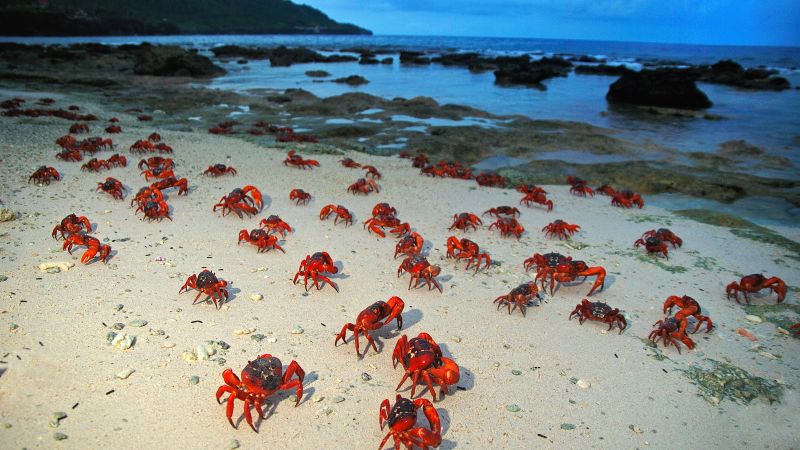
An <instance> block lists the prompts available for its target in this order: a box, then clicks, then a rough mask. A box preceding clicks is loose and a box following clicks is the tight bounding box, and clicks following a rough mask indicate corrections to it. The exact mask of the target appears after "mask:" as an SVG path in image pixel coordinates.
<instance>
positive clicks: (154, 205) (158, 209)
mask: <svg viewBox="0 0 800 450" xmlns="http://www.w3.org/2000/svg"><path fill="white" fill-rule="evenodd" d="M139 211H141V212H142V213H143V214H144V216H143V217H142V220H145V219H147V220H148V221H150V222H152V221H153V220H157V221H159V222H161V219H169V220H170V221H172V217H170V216H169V205H167V202H165V201H164V200H147V201H144V202H139V207H138V208H136V211H135V213H138V212H139Z"/></svg>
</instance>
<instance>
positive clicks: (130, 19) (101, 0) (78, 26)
mask: <svg viewBox="0 0 800 450" xmlns="http://www.w3.org/2000/svg"><path fill="white" fill-rule="evenodd" d="M0 30H2V31H0V34H2V35H6V36H85V35H128V34H371V32H370V31H368V30H365V29H363V28H359V27H357V26H355V25H352V24H346V23H338V22H336V21H334V20H332V19H330V18H329V17H328V16H327V15H325V14H324V13H323V12H321V11H319V10H318V9H315V8H312V7H310V6H306V5H297V4H294V3H292V2H291V1H289V0H227V1H220V0H172V1H168V2H166V1H161V0H136V1H132V0H59V1H49V2H41V1H38V0H10V1H6V2H2V6H0Z"/></svg>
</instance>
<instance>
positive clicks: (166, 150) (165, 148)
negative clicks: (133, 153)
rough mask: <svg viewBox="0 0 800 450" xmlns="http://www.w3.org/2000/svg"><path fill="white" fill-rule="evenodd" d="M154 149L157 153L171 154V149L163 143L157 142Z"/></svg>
mask: <svg viewBox="0 0 800 450" xmlns="http://www.w3.org/2000/svg"><path fill="white" fill-rule="evenodd" d="M154 148H155V150H157V151H158V153H172V147H170V146H169V145H167V144H165V143H163V142H159V143H158V144H156V146H155V147H154Z"/></svg>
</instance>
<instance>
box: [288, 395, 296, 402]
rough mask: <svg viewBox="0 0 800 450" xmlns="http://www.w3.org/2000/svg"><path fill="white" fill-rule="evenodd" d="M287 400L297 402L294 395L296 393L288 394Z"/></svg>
mask: <svg viewBox="0 0 800 450" xmlns="http://www.w3.org/2000/svg"><path fill="white" fill-rule="evenodd" d="M289 401H290V402H295V403H297V396H296V395H294V394H292V395H290V396H289Z"/></svg>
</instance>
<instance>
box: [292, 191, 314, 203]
mask: <svg viewBox="0 0 800 450" xmlns="http://www.w3.org/2000/svg"><path fill="white" fill-rule="evenodd" d="M289 200H290V201H291V200H294V201H295V202H294V204H295V205H298V206H299V205H300V204H301V203H302V204H304V205H305V204H307V203H308V201H309V200H311V194H309V193H307V192H306V191H304V190H302V189H292V191H291V192H289Z"/></svg>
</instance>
